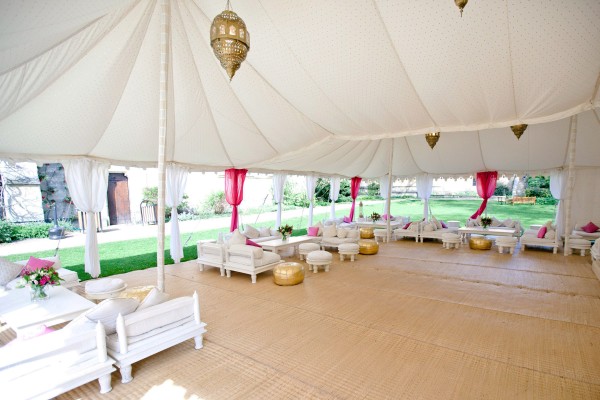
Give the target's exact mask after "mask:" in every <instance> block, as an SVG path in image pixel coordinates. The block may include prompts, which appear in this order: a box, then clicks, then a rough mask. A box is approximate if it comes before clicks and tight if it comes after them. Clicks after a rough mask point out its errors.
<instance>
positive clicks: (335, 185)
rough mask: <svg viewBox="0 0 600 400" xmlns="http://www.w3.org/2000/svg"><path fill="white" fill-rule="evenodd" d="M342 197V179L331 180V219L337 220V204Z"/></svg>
mask: <svg viewBox="0 0 600 400" xmlns="http://www.w3.org/2000/svg"><path fill="white" fill-rule="evenodd" d="M339 195H340V178H331V182H330V187H329V200H331V213H330V217H331V219H334V218H335V202H336V201H337V199H338V196H339Z"/></svg>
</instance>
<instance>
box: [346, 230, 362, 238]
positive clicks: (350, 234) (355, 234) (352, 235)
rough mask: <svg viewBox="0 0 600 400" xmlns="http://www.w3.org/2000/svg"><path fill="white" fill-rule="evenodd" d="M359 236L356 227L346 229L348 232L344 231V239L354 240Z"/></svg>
mask: <svg viewBox="0 0 600 400" xmlns="http://www.w3.org/2000/svg"><path fill="white" fill-rule="evenodd" d="M359 236H360V231H359V230H358V229H348V233H346V239H353V240H356V239H358V237H359Z"/></svg>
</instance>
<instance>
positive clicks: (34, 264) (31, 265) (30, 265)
mask: <svg viewBox="0 0 600 400" xmlns="http://www.w3.org/2000/svg"><path fill="white" fill-rule="evenodd" d="M53 265H54V261H50V260H44V259H42V258H36V257H33V256H31V257H29V260H27V265H26V267H27V269H29V270H31V271H33V270H36V269H42V268H46V267H51V266H53Z"/></svg>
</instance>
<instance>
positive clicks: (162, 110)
mask: <svg viewBox="0 0 600 400" xmlns="http://www.w3.org/2000/svg"><path fill="white" fill-rule="evenodd" d="M160 10H161V14H160V89H159V90H160V94H159V113H158V211H157V212H158V216H157V217H158V218H157V219H158V232H157V235H158V238H157V239H158V240H157V248H156V266H157V268H156V271H157V274H158V280H157V286H158V289H159V290H160V291H162V292H164V291H165V159H166V157H165V148H166V141H167V80H168V76H169V45H170V37H169V34H170V26H169V22H170V15H169V11H170V10H169V0H162V1H161V3H160Z"/></svg>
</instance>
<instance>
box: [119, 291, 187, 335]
mask: <svg viewBox="0 0 600 400" xmlns="http://www.w3.org/2000/svg"><path fill="white" fill-rule="evenodd" d="M192 304H193V298H192V297H178V298H175V299H173V300H169V301H166V302H164V303H161V304H157V305H155V306H153V307H151V308H150V307H149V308H146V309H143V310H140V311H136V312H134V313H133V314H129V315H127V316H126V317H125V324H126V326H127V336H137V335H141V334H144V333H146V332H149V331H151V330H153V329H156V328H160V327H161V326H164V325H167V324H170V323H172V322H174V321H179V320H182V319H184V318H185V317H187V316H189V315H192V314H193V313H194V308H193V306H192ZM121 315H123V314H121ZM113 333H114V332H113Z"/></svg>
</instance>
